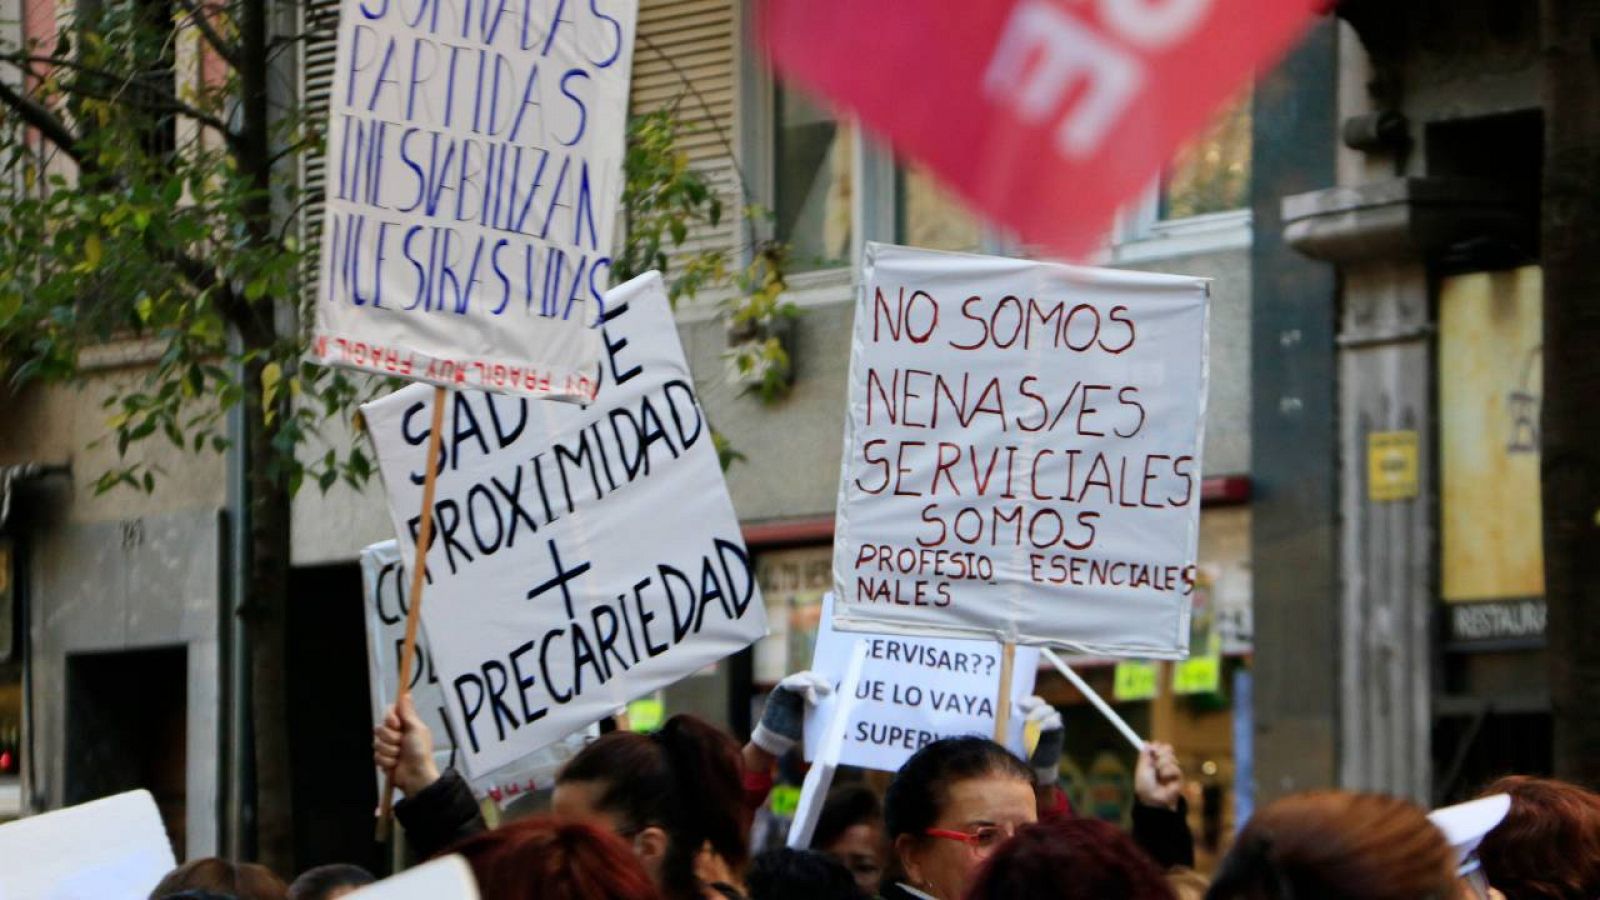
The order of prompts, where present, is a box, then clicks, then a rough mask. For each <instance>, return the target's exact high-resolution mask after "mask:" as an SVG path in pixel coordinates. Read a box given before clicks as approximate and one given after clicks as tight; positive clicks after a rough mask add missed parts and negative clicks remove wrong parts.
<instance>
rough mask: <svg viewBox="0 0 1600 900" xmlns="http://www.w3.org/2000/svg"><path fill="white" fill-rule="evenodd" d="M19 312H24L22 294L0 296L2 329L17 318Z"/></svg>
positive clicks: (0, 326)
mask: <svg viewBox="0 0 1600 900" xmlns="http://www.w3.org/2000/svg"><path fill="white" fill-rule="evenodd" d="M19 312H22V295H21V294H14V293H5V294H0V328H3V327H4V326H5V325H6V324H7V323H9V322H10V321H11V320H12V319H14V318H16V317H17V313H19Z"/></svg>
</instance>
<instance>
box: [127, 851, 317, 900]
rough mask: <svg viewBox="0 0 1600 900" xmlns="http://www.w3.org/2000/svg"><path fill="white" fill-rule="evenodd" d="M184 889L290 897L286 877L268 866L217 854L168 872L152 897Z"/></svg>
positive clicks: (259, 899) (249, 898)
mask: <svg viewBox="0 0 1600 900" xmlns="http://www.w3.org/2000/svg"><path fill="white" fill-rule="evenodd" d="M184 891H205V892H208V893H212V894H225V895H228V896H231V897H237V898H238V900H285V898H286V897H288V888H287V887H285V886H284V883H283V879H281V878H279V877H278V876H276V875H274V874H272V870H270V869H268V868H267V867H266V866H258V865H256V864H255V863H233V862H229V861H227V860H225V859H219V858H218V857H215V856H207V857H203V858H201V859H196V860H191V861H189V862H186V863H184V864H183V865H181V866H179V867H177V868H176V869H173V870H172V871H171V872H168V873H167V875H166V877H165V878H162V879H161V882H160V883H159V884H157V885H156V886H155V890H152V891H151V892H150V900H161V898H163V897H169V896H171V895H173V894H181V893H183V892H184Z"/></svg>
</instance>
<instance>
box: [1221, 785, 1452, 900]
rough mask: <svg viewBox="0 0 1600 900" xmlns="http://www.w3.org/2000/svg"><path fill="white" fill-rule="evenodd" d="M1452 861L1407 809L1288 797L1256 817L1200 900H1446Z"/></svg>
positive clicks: (1325, 796)
mask: <svg viewBox="0 0 1600 900" xmlns="http://www.w3.org/2000/svg"><path fill="white" fill-rule="evenodd" d="M1456 891H1457V886H1456V865H1455V853H1454V852H1453V851H1452V850H1451V849H1450V845H1449V844H1447V843H1445V839H1444V835H1443V834H1441V833H1440V832H1439V829H1437V828H1435V827H1434V826H1433V823H1431V822H1429V821H1428V818H1427V816H1426V815H1424V814H1423V812H1422V810H1421V809H1419V808H1417V806H1416V805H1415V804H1413V803H1411V802H1410V801H1407V800H1401V799H1399V798H1397V797H1389V796H1385V795H1382V794H1356V793H1344V792H1339V791H1314V792H1311V793H1305V794H1292V795H1290V796H1288V797H1284V798H1283V799H1281V800H1278V801H1276V802H1274V803H1272V804H1270V805H1268V806H1267V807H1266V808H1265V809H1262V810H1261V811H1260V812H1258V813H1256V815H1255V817H1254V818H1252V819H1251V820H1250V822H1249V824H1247V825H1246V826H1245V827H1244V830H1243V831H1242V832H1240V833H1239V837H1238V839H1237V840H1236V841H1235V842H1234V845H1233V849H1232V850H1231V851H1229V853H1228V855H1227V857H1226V858H1225V859H1224V860H1223V861H1222V865H1221V866H1220V867H1219V868H1218V870H1217V873H1216V876H1215V877H1214V878H1213V879H1212V882H1211V890H1210V891H1209V892H1207V893H1206V897H1207V900H1288V898H1293V900H1332V898H1336V897H1363V898H1367V900H1430V898H1431V900H1452V898H1454V897H1455V896H1456Z"/></svg>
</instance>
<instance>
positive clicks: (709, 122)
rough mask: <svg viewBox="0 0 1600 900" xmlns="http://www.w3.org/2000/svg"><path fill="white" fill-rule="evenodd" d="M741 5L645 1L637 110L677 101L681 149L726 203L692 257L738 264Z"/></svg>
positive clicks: (711, 0)
mask: <svg viewBox="0 0 1600 900" xmlns="http://www.w3.org/2000/svg"><path fill="white" fill-rule="evenodd" d="M735 2H736V0H640V2H639V31H638V36H637V38H636V39H635V41H634V48H633V89H632V98H631V102H632V107H633V109H632V112H633V114H634V115H642V114H645V113H649V112H653V111H655V110H657V109H660V108H662V107H663V106H669V105H671V104H673V103H674V102H676V103H677V110H678V119H679V121H680V122H681V123H682V125H683V129H682V132H683V133H682V134H680V135H679V139H678V145H679V148H680V149H682V150H683V151H684V152H685V153H687V154H688V156H689V163H690V165H692V166H693V167H694V168H696V169H698V170H699V171H701V172H703V173H705V175H706V176H707V178H708V179H709V180H710V182H711V185H712V188H713V189H714V190H716V191H717V193H718V195H719V196H721V198H722V210H723V213H722V222H721V224H719V225H718V226H717V227H715V228H710V227H703V228H700V229H697V230H696V231H694V232H691V234H690V235H689V240H688V241H687V242H686V243H685V245H684V248H683V250H684V252H686V253H687V252H698V251H701V250H714V249H721V250H726V251H727V252H728V258H729V262H730V264H737V262H738V253H737V250H738V249H739V247H740V244H739V241H738V235H739V231H738V227H739V226H738V223H739V221H740V214H739V208H740V207H741V206H743V205H744V203H743V200H742V193H741V191H740V186H739V177H738V170H737V168H736V167H735V161H734V156H733V147H734V141H735V136H736V134H737V129H736V121H735V114H734V108H735V94H736V85H737V83H738V71H737V62H736V61H737V57H736V55H735V52H734V51H735V40H736V35H737V31H738V26H737V21H736V17H735V15H734V3H735Z"/></svg>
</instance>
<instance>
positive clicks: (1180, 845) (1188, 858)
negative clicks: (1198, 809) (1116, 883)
mask: <svg viewBox="0 0 1600 900" xmlns="http://www.w3.org/2000/svg"><path fill="white" fill-rule="evenodd" d="M1133 842H1134V843H1136V844H1138V845H1139V846H1140V847H1141V848H1142V849H1143V850H1144V852H1146V853H1148V854H1150V858H1151V859H1154V860H1155V861H1156V865H1158V866H1160V867H1161V868H1163V869H1170V868H1172V867H1173V866H1188V867H1189V868H1191V869H1192V868H1194V835H1193V834H1191V833H1190V831H1189V801H1188V800H1185V799H1183V798H1181V797H1180V798H1179V799H1178V808H1177V809H1176V810H1171V809H1164V808H1162V807H1160V806H1145V805H1144V804H1143V803H1135V804H1133Z"/></svg>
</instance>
